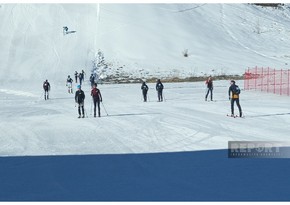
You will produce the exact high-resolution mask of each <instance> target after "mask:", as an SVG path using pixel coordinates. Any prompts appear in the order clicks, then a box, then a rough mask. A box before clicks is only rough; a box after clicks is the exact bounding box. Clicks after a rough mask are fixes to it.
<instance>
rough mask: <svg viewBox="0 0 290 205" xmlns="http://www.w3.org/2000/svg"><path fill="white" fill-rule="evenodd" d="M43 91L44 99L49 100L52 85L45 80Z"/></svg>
mask: <svg viewBox="0 0 290 205" xmlns="http://www.w3.org/2000/svg"><path fill="white" fill-rule="evenodd" d="M43 89H44V99H45V100H48V98H49V97H48V93H49V91H50V84H49V82H48V80H45V81H44V83H43Z"/></svg>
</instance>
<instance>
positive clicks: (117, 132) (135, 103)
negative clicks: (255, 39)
mask: <svg viewBox="0 0 290 205" xmlns="http://www.w3.org/2000/svg"><path fill="white" fill-rule="evenodd" d="M242 83H243V82H242V81H241V82H238V83H237V84H238V85H239V84H240V86H241V87H242ZM51 86H52V88H51V93H50V97H51V98H50V99H49V100H47V101H45V100H43V96H42V95H43V94H42V93H41V91H40V90H41V89H38V90H36V89H35V90H23V92H22V90H20V89H19V87H18V86H14V87H13V86H11V87H8V88H5V89H0V100H1V102H2V103H1V105H2V109H1V111H0V122H1V123H0V129H1V134H0V138H1V140H0V147H1V150H0V156H38V155H87V154H125V153H130V154H132V153H159V152H180V151H197V150H213V149H226V148H227V146H228V141H244V140H245V141H247V140H248V141H255V140H256V141H258V140H260V141H267V140H269V141H271V140H272V141H287V140H288V138H289V131H290V128H289V126H287V124H289V122H290V118H289V115H290V108H289V103H290V99H289V97H285V96H279V95H273V94H265V93H260V92H252V91H251V92H249V91H242V93H241V106H242V109H243V111H244V115H245V116H246V117H245V118H231V117H227V116H226V114H228V113H230V102H229V100H228V93H227V92H228V87H229V82H228V81H215V82H214V86H215V87H214V100H215V101H214V102H205V101H204V95H205V85H204V83H203V82H196V83H173V84H171V83H165V84H164V86H165V90H164V95H165V99H166V101H165V102H157V94H156V91H155V88H154V86H155V85H154V84H149V88H150V90H149V98H150V102H147V103H144V102H142V99H141V89H140V87H141V84H140V85H139V84H118V85H113V84H112V85H108V84H103V85H99V88H100V90H101V92H102V96H103V103H104V105H105V108H106V110H107V112H108V116H107V115H106V112H105V111H104V109H103V107H101V114H102V117H101V118H93V117H92V115H91V97H90V96H89V94H90V88H89V86H88V82H85V85H84V86H83V90H84V91H85V94H86V100H85V109H86V112H87V115H88V118H84V119H78V118H77V116H78V114H77V107H75V104H74V95H72V94H69V93H67V90H66V86H65V83H63V84H56V85H54V84H51ZM39 87H41V86H39ZM74 87H75V86H74ZM235 109H236V110H237V108H236V107H235Z"/></svg>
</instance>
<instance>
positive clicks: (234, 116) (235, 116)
mask: <svg viewBox="0 0 290 205" xmlns="http://www.w3.org/2000/svg"><path fill="white" fill-rule="evenodd" d="M227 116H228V117H233V118H245V116H242V117H240V116H239V115H229V114H227Z"/></svg>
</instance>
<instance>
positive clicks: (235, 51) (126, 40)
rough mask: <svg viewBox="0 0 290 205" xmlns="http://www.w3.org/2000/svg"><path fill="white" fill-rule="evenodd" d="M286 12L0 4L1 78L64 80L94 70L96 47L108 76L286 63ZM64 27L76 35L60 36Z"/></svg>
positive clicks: (239, 70)
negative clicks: (69, 76)
mask: <svg viewBox="0 0 290 205" xmlns="http://www.w3.org/2000/svg"><path fill="white" fill-rule="evenodd" d="M289 16H290V10H289V8H288V5H286V6H284V7H283V8H282V9H273V8H262V7H257V6H254V5H251V4H116V3H115V4H1V8H0V19H1V25H0V33H1V38H0V44H1V48H2V49H1V50H0V57H1V59H2V60H1V61H0V79H1V83H2V84H6V83H8V82H12V83H13V82H14V81H15V80H21V81H25V83H31V81H34V82H35V83H40V82H42V81H43V80H44V79H46V78H48V79H50V80H57V81H63V79H64V78H65V77H66V76H67V75H69V74H70V75H72V74H73V73H74V71H75V70H77V71H78V72H79V71H81V69H84V70H85V71H86V72H87V73H90V71H91V69H92V67H93V64H92V61H93V60H95V58H96V53H97V52H98V50H100V51H102V52H103V54H104V57H105V61H106V63H107V64H108V69H106V70H105V71H104V72H103V77H106V76H110V75H114V76H118V75H119V76H129V77H131V78H143V79H148V78H152V77H159V78H164V77H171V78H172V77H179V78H184V77H190V76H204V75H208V74H211V75H223V74H226V75H228V74H237V75H242V74H243V72H244V70H245V69H247V68H248V67H254V66H264V67H268V66H269V67H273V68H276V69H281V68H288V65H289V64H290V61H289V54H288V51H289V46H288V45H289V38H288V37H289V32H290V30H289V26H290V25H289V24H290V21H289ZM63 26H67V27H68V28H69V31H76V33H72V34H68V35H63ZM185 50H188V57H184V56H183V52H185Z"/></svg>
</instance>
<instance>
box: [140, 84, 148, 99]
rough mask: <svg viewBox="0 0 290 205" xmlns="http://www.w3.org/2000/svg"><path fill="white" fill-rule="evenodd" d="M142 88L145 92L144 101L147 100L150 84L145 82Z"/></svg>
mask: <svg viewBox="0 0 290 205" xmlns="http://www.w3.org/2000/svg"><path fill="white" fill-rule="evenodd" d="M141 90H142V93H143V98H144V102H147V92H148V86H147V85H146V83H145V82H143V83H142V86H141Z"/></svg>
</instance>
